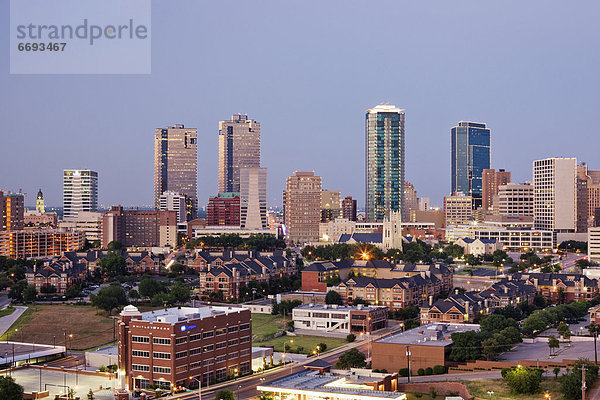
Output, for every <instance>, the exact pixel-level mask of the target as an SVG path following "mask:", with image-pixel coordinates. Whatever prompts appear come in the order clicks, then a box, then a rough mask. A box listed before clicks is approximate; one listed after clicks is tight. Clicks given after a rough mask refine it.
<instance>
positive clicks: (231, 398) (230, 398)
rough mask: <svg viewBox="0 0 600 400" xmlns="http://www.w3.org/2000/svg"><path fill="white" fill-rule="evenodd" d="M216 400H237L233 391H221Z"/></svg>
mask: <svg viewBox="0 0 600 400" xmlns="http://www.w3.org/2000/svg"><path fill="white" fill-rule="evenodd" d="M215 400H235V394H234V393H233V392H232V391H231V390H219V391H218V392H217V394H216V396H215Z"/></svg>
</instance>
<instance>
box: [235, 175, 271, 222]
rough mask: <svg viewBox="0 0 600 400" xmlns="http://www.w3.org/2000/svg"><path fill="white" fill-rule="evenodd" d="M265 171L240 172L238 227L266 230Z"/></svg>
mask: <svg viewBox="0 0 600 400" xmlns="http://www.w3.org/2000/svg"><path fill="white" fill-rule="evenodd" d="M268 225H269V221H268V220H267V169H266V168H242V169H241V170H240V227H241V228H242V229H267V226H268Z"/></svg>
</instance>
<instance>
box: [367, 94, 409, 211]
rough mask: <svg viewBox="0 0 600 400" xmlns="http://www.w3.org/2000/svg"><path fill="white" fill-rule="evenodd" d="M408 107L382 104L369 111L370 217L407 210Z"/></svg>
mask: <svg viewBox="0 0 600 400" xmlns="http://www.w3.org/2000/svg"><path fill="white" fill-rule="evenodd" d="M404 119H405V115H404V110H401V109H399V108H397V107H396V106H392V105H378V106H375V107H373V108H372V109H369V110H367V114H366V155H367V159H366V174H365V175H366V186H365V187H366V191H367V192H366V214H367V215H366V217H367V219H368V220H371V221H373V220H383V218H384V217H385V216H386V215H387V214H389V212H390V211H401V212H402V213H404V136H405V131H404Z"/></svg>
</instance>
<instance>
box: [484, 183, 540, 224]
mask: <svg viewBox="0 0 600 400" xmlns="http://www.w3.org/2000/svg"><path fill="white" fill-rule="evenodd" d="M533 191H534V190H533V185H531V184H529V183H522V184H517V183H508V184H506V185H500V186H499V187H498V195H497V197H496V198H495V201H494V214H496V215H512V216H519V217H533V210H534V207H533V203H534V201H533V199H534V197H533Z"/></svg>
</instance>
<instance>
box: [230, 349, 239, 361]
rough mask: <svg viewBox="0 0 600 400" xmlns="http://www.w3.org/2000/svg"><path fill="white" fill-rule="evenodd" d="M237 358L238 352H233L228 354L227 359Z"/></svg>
mask: <svg viewBox="0 0 600 400" xmlns="http://www.w3.org/2000/svg"><path fill="white" fill-rule="evenodd" d="M237 356H238V352H237V351H234V352H233V353H229V359H230V360H233V359H234V358H237Z"/></svg>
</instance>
